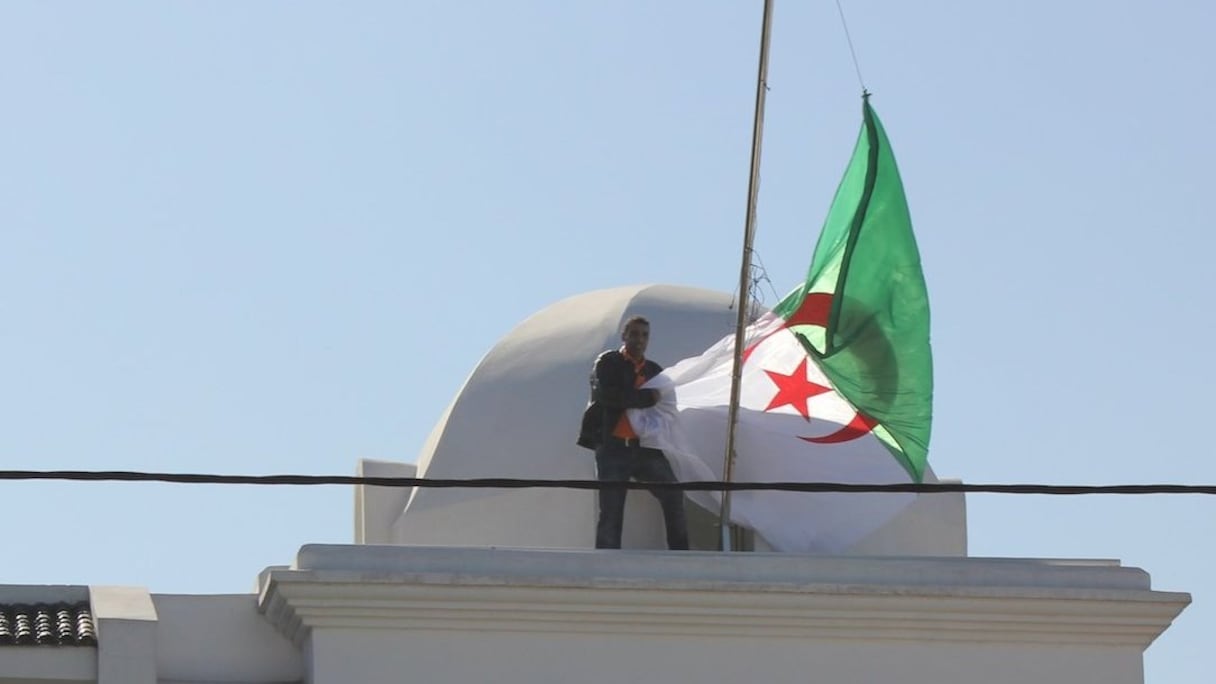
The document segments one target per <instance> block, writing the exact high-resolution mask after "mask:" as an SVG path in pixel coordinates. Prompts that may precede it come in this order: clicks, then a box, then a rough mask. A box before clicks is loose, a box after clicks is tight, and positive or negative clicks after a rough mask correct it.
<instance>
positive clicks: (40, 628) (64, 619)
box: [0, 601, 97, 646]
mask: <svg viewBox="0 0 1216 684" xmlns="http://www.w3.org/2000/svg"><path fill="white" fill-rule="evenodd" d="M96 645H97V631H96V629H95V628H94V627H93V614H92V613H91V612H90V611H89V604H88V602H84V601H82V602H80V603H27V604H12V605H0V646H96Z"/></svg>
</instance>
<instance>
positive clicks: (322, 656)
mask: <svg viewBox="0 0 1216 684" xmlns="http://www.w3.org/2000/svg"><path fill="white" fill-rule="evenodd" d="M262 582H263V583H262V591H261V605H262V608H263V610H264V611H265V612H266V615H267V617H268V619H270V620H271V621H272V622H273V623H274V624H275V625H276V626H278V628H279V629H280V630H281V631H283V633H284V634H285V635H287V636H288V637H289V638H291V639H292V640H293V641H294V642H295V643H297V644H299V645H300V647H301V650H302V652H303V653H304V654H305V657H304V660H305V672H306V681H309V682H313V683H314V684H338V683H340V682H341V683H345V682H351V681H361V682H416V681H425V682H469V681H496V682H503V683H504V684H516V683H519V684H522V683H524V682H550V681H555V682H558V681H577V682H580V683H584V682H586V683H590V684H597V683H600V682H603V683H605V684H607V683H609V682H611V683H613V684H618V683H619V682H621V681H642V682H647V681H656V682H664V683H670V682H696V683H697V684H704V683H706V682H731V683H733V682H741V681H763V682H807V681H825V682H833V683H836V682H900V683H901V684H956V683H958V684H962V683H968V684H969V683H971V682H977V681H982V682H986V683H987V682H991V683H993V684H1013V683H1015V682H1017V683H1019V684H1021V683H1023V682H1036V683H1037V682H1067V683H1069V684H1089V683H1093V684H1098V683H1101V684H1141V682H1142V681H1143V674H1142V666H1141V662H1142V654H1143V651H1144V649H1145V648H1147V647H1148V645H1149V644H1150V643H1151V642H1152V641H1153V640H1154V639H1155V638H1156V637H1157V636H1158V635H1159V634H1160V633H1161V632H1162V631H1163V630H1164V629H1165V628H1166V627H1168V625H1169V624H1170V622H1171V620H1172V619H1173V618H1174V617H1175V616H1176V615H1177V614H1178V612H1180V611H1181V610H1182V608H1183V607H1185V605H1186V604H1187V603H1188V602H1189V600H1190V597H1189V596H1188V595H1186V594H1177V593H1170V592H1157V591H1153V590H1152V589H1151V585H1150V582H1149V578H1148V575H1147V573H1145V572H1143V571H1142V570H1139V569H1136V568H1124V567H1121V566H1120V565H1119V564H1118V563H1117V562H1114V561H1080V560H1067V561H1052V560H1034V559H1025V560H1023V559H969V558H950V559H929V558H842V557H828V556H801V555H796V554H755V553H753V554H728V555H724V554H716V553H697V552H691V553H682V554H680V553H667V552H653V551H634V552H630V551H572V550H563V551H539V550H510V549H471V548H466V549H455V548H447V549H441V548H426V547H400V546H397V547H388V546H381V547H358V546H351V547H340V546H309V547H305V548H303V549H302V550H301V552H300V555H299V557H298V558H297V562H296V566H295V568H294V569H281V570H271V571H269V572H267V573H265V574H264V575H263V578H262Z"/></svg>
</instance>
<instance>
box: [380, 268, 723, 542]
mask: <svg viewBox="0 0 1216 684" xmlns="http://www.w3.org/2000/svg"><path fill="white" fill-rule="evenodd" d="M633 315H641V316H645V317H646V318H647V319H649V320H650V322H651V340H650V347H649V349H648V350H647V357H648V358H651V359H654V360H655V361H657V362H658V363H659V364H661V365H663V366H668V365H671V364H674V363H675V362H676V361H679V360H680V359H683V358H686V357H689V356H695V355H697V354H700V353H701V352H702V351H704V350H705V349H706V348H707V347H708V346H709V345H711V344H713V343H714V342H716V341H717V340H719V339H721V338H722V337H723V336H724V335H727V334H729V333H730V332H731V331H732V330H734V325H735V317H736V312H735V310H734V308H733V307H732V298H731V297H730V295H727V294H724V293H719V292H713V291H709V290H703V289H697V288H690V287H678V286H672V285H635V286H629V287H619V288H613V289H609V290H598V291H595V292H589V293H586V294H582V295H577V296H574V297H570V298H569V299H565V300H562V301H559V302H557V303H555V304H553V305H551V306H549V307H547V308H545V309H544V310H542V311H541V312H539V313H537V314H535V315H533V316H531V317H530V318H528V319H526V320H525V321H524V322H522V323H520V324H519V325H518V326H517V327H516V328H515V329H514V330H512V331H511V332H509V333H508V334H507V335H506V336H505V337H503V338H502V339H501V340H500V341H499V342H498V343H497V344H495V345H494V347H493V348H492V349H491V350H490V351H489V353H487V354H486V356H485V357H484V358H483V359H482V360H481V362H480V363H479V364H478V365H477V367H476V368H475V369H474V370H473V372H472V374H470V375H469V377H468V379H467V380H465V383H464V386H463V387H462V388H461V389H460V391H459V392H458V393H457V395H456V397H455V399H453V400H452V403H451V404H450V405H449V406H448V408H447V410H446V411H445V412H444V414H443V416H442V417H441V418H440V419H439V422H438V423H437V424H436V425H435V428H434V430H433V431H432V432H431V435H430V437H429V438H428V439H427V441H426V443H425V444H424V445H423V447H422V450H421V452H420V453H419V455H418V461H417V463H418V473H419V477H429V478H473V477H512V478H545V479H549V478H560V479H567V478H568V479H594V477H595V460H594V454H593V453H592V452H591V451H589V450H587V449H583V448H581V447H579V446H577V445H576V444H575V440H576V439H577V437H578V429H579V421H580V419H581V417H582V412H583V409H584V407H585V406H586V404H587V397H588V390H589V385H588V380H589V378H590V374H591V368H592V364H593V363H594V361H595V358H596V357H597V356H598V355H599V354H600V352H602V351H604V350H605V349H615V348H617V347H619V346H620V344H621V340H620V329H621V326H622V324H623V323H624V321H625V320H626V319H627V318H629V317H630V316H633ZM595 509H596V499H595V493H594V492H592V491H583V490H563V489H522V490H487V489H416V490H415V491H414V492H413V495H412V496H411V497H410V500H409V503H408V504H407V505H406V509H405V513H404V515H403V516H402V517H401V519H400V520H399V521H398V522H397V524H396V525H395V527H394V538H395V539H396V540H397V541H399V542H402V543H414V544H455V545H496V546H547V547H573V548H579V547H581V548H586V547H588V546H591V545H592V544H591V543H592V540H593V537H594V527H595ZM650 515H653V516H655V517H656V518H657V517H658V516H659V515H660V514H659V513H658V507H657V506H656V505H654V503H653V501H652V500H651V497H649V496H647V495H645V494H642V493H638V492H634V493H631V495H630V497H629V503H628V506H627V513H626V532H625V539H624V543H625V545H626V546H630V545H633V546H662V539H661V536H662V535H661V531H660V530H652V529H650V526H649V525H647V524H643V523H640V522H639V521H638V520H635V519H645V518H647V517H648V516H650ZM659 527H661V526H659Z"/></svg>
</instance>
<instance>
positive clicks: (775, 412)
mask: <svg viewBox="0 0 1216 684" xmlns="http://www.w3.org/2000/svg"><path fill="white" fill-rule="evenodd" d="M783 326H784V321H783V320H782V319H781V318H779V317H777V316H775V315H773V314H767V315H765V316H764V317H763V318H761V319H760V320H759V321H757V322H756V323H755V324H753V325H752V326H750V327H749V328H748V330H747V334H746V337H745V339H746V341H745V345H744V349H747V348H748V346H750V345H751V344H753V343H755V341H757V340H760V342H759V344H758V345H757V346H756V348H755V350H754V351H753V352H752V353H751V355H750V356H749V357H748V358H747V360H746V363H745V364H744V366H743V371H742V384H741V386H740V401H739V420H738V426H737V428H736V436H735V445H736V446H735V453H736V459H735V465H734V471H733V474H732V478H731V479H732V481H735V482H836V483H851V484H885V483H894V482H910V481H911V479H910V478H909V476H908V474H907V472H906V471H905V470H904V469H903V468H902V467H901V466H900V465H899V464H898V463H897V462H896V460H895V458H894V457H893V456H892V455H891V453H890V451H888V450H887V448H886V447H885V446H883V444H882V443H881V442H880V441H879V440H878V439H877V438H876V437H874V435H873V434H872V433H866V434H865V435H863V436H861V437H858V438H856V439H852V440H849V441H844V442H840V443H835V444H816V443H809V442H806V441H804V440H802V439H799V437H800V436H804V437H823V436H825V435H829V434H832V433H834V432H836V431H838V430H840V429H841V428H843V427H844V426H846V425H848V424H849V423H850V422H851V421H852V420H853V418H854V417H855V416H856V411H855V410H854V409H853V407H852V406H851V405H850V404H849V403H848V402H847V401H846V400H845V399H844V398H843V397H841V396H840V395H839V394H837V393H836V392H835V391H834V390H829V391H826V392H823V393H821V394H818V395H816V396H813V397H811V398H810V399H809V401H808V402H807V410H808V413H809V414H810V419H809V420H808V419H807V418H804V417H803V416H802V415H801V414H800V413H799V411H797V410H796V409H795V408H794V407H793V406H791V405H783V406H779V407H773V408H772V409H771V410H767V409H768V407H769V405H770V402H772V400H773V399H774V397H775V396H776V395H777V393H778V392H777V385H776V383H775V382H774V381H773V379H771V378H770V376H769V375H768V374H767V373H766V372H765V371H766V370H767V371H772V372H774V373H779V374H781V375H787V376H788V375H791V374H793V373H795V371H796V369H797V367H798V366H799V365H800V364H801V363H802V362H803V361H804V360H805V361H806V362H807V363H806V379H807V381H809V382H813V383H816V384H819V385H823V386H825V387H829V388H830V387H831V382H830V381H829V380H828V379H827V377H826V376H824V374H823V372H822V371H821V370H820V369H819V367H818V366H817V365H816V364H815V362H814V359H813V358H810V357H808V355H807V353H806V351H805V350H804V349H803V347H802V345H801V344H800V343H799V342H798V340H797V339H796V338H795V337H794V335H793V333H791V332H790V331H789V330H787V329H784V327H783ZM770 333H771V334H770ZM733 358H734V336H733V335H732V336H729V337H726V338H723V339H722V340H720V341H719V342H718V343H717V344H715V345H713V346H712V347H710V348H709V349H708V350H706V351H705V353H703V354H701V355H700V356H697V357H693V358H689V359H685V360H683V361H680V362H679V363H677V364H676V365H674V366H672V367H671V368H669V369H667V370H666V371H664V372H663V373H662V374H661V375H659V376H658V377H656V378H654V379H653V380H651V381H650V382H649V383H647V385H646V386H647V387H654V388H657V389H659V391H660V393H661V399H660V401H659V403H658V405H656V406H655V407H653V408H648V409H630V410H629V412H628V413H629V420H630V421H631V422H632V423H633V426H634V429H635V430H636V431H637V433H638V434H639V435H640V437H641V441H642V444H643V445H645V446H649V447H652V448H656V449H662V450H663V451H664V453H666V454H667V457H668V459H669V460H670V461H671V463H672V467H673V468H674V469H675V471H676V474H677V476H678V477H679V478H680V479H681V480H683V481H692V480H721V479H722V467H723V461H724V456H725V448H726V447H725V445H726V424H727V418H728V406H729V401H730V385H731V368H732V364H733ZM689 497H690V498H692V499H693V501H694V502H696V503H697V504H699V505H701V506H703V507H705V508H706V509H707V510H710V511H712V512H714V513H715V514H716V513H717V512H718V510H719V505H720V504H719V500H720V497H721V495H720V493H718V492H690V493H689ZM914 499H915V495H914V494H903V493H835V492H833V493H806V492H776V491H739V492H734V493H732V494H731V521H732V522H734V523H737V524H740V525H743V526H744V527H747V528H750V529H752V530H755V531H756V532H757V533H759V534H760V535H761V536H763V537H764V539H765V540H766V541H768V543H769V544H770V545H772V547H773V548H775V549H777V550H779V551H801V552H819V553H836V552H840V551H843V550H845V549H847V548H848V547H849V546H851V545H853V544H855V543H856V542H858V541H860V540H861V539H862V538H864V537H865V536H866V535H868V534H869V533H870V532H873V531H874V530H876V529H878V528H879V527H881V526H882V525H884V524H885V523H887V522H888V521H890V520H891V519H892V518H894V517H895V516H896V515H897V514H898V513H899V512H900V511H902V510H903V509H904V508H905V507H907V505H908V504H910V503H911V502H912V501H913V500H914Z"/></svg>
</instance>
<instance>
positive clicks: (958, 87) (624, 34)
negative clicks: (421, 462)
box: [0, 0, 1216, 684]
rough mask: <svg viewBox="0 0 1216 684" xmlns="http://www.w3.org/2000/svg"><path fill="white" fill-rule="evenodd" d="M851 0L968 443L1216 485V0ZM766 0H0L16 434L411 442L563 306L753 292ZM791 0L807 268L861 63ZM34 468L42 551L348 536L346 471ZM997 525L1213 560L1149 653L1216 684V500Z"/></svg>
mask: <svg viewBox="0 0 1216 684" xmlns="http://www.w3.org/2000/svg"><path fill="white" fill-rule="evenodd" d="M844 6H845V10H846V11H847V12H848V14H849V19H850V22H851V28H852V31H853V37H854V40H855V42H856V44H857V49H858V56H859V58H860V61H861V67H862V70H863V74H864V76H865V78H866V85H867V86H868V87H869V88H870V90H872V91H873V92H874V99H873V103H874V105H875V108H876V109H877V111H878V112H879V113H880V115H881V116H882V117H883V120H884V122H885V124H886V127H887V131H888V133H889V134H890V136H891V139H892V143H893V146H894V149H895V152H896V155H897V157H898V158H899V160H900V164H901V169H902V172H903V175H904V182H905V185H906V187H907V192H908V198H909V202H910V205H911V208H912V215H913V219H914V222H915V224H916V228H917V234H918V237H919V240H920V248H921V253H922V258H923V261H924V266H925V273H926V279H927V281H928V284H929V291H930V297H931V301H932V307H933V315H934V328H933V341H934V348H935V354H936V356H935V362H936V371H937V398H936V404H935V411H936V422H935V426H934V437H933V443H932V448H931V457H930V462H931V463H932V464H933V465H934V467H935V468H936V470H937V471H938V472H939V473H941V474H943V475H945V476H952V477H960V478H963V479H964V480H966V481H970V482H1041V483H1051V484H1101V483H1157V482H1172V483H1208V484H1210V483H1216V458H1213V457H1212V455H1211V454H1210V453H1209V447H1207V446H1206V445H1205V444H1204V441H1203V440H1204V439H1205V437H1204V435H1205V434H1206V433H1205V431H1204V427H1203V426H1205V425H1208V424H1210V423H1211V421H1212V417H1211V415H1210V410H1211V407H1212V405H1213V404H1212V400H1211V396H1210V393H1211V388H1212V385H1213V380H1214V379H1216V361H1214V360H1213V357H1212V355H1211V354H1210V353H1209V351H1208V349H1207V347H1208V341H1209V340H1210V339H1212V337H1213V332H1214V331H1213V323H1212V320H1211V314H1210V308H1211V305H1210V302H1209V301H1208V299H1209V298H1210V296H1211V294H1212V292H1213V289H1214V285H1216V274H1214V270H1213V268H1212V267H1211V265H1210V261H1211V258H1212V256H1211V255H1212V252H1213V248H1214V247H1216V245H1214V244H1213V242H1214V241H1213V237H1212V227H1213V219H1212V215H1211V211H1210V208H1209V203H1208V202H1207V201H1204V200H1203V199H1202V195H1201V193H1203V192H1204V190H1208V189H1209V188H1210V186H1211V184H1212V180H1213V171H1212V165H1211V161H1210V160H1211V159H1213V158H1214V157H1216V133H1213V129H1212V128H1211V126H1210V123H1209V122H1211V121H1212V120H1216V96H1214V95H1213V93H1212V85H1213V83H1212V81H1213V68H1214V67H1213V65H1216V47H1214V44H1213V41H1212V40H1211V35H1210V34H1211V29H1212V27H1213V26H1216V4H1213V3H1211V2H1206V1H1203V0H1195V1H1193V2H1183V1H1180V0H1159V1H1157V2H1145V1H1143V0H1142V1H1140V2H1134V3H1133V2H1122V1H1114V2H1097V1H1096V0H1090V1H1086V2H1067V3H1059V2H1049V1H1047V0H1025V1H1023V2H1003V3H991V2H963V1H961V0H956V1H954V2H945V1H942V0H924V1H922V2H915V3H891V2H878V1H877V0H845V3H844ZM760 7H761V3H760V0H752V1H748V2H745V1H742V0H730V1H725V0H723V1H721V2H705V1H703V0H697V1H692V0H689V1H675V0H669V1H666V2H653V1H652V0H646V1H640V0H638V1H634V0H620V1H618V2H612V3H575V2H566V1H558V0H552V1H549V2H526V1H523V0H521V1H519V2H510V3H508V2H497V1H493V2H491V1H488V0H487V1H485V2H467V1H457V0H447V1H445V2H412V3H404V2H357V3H349V2H343V3H339V2H325V3H320V2H298V1H293V2H259V3H237V2H230V3H204V2H176V3H164V2H151V1H149V2H107V3H50V2H40V1H37V2H35V1H31V2H6V3H4V4H3V5H0V63H2V64H4V65H5V66H4V68H3V69H0V93H3V102H4V104H3V106H2V107H0V226H3V227H2V228H0V237H2V239H3V242H2V243H0V245H2V248H0V292H2V294H0V359H2V361H0V369H2V377H3V381H2V383H0V388H2V389H0V467H4V468H34V469H61V468H78V469H131V470H167V471H183V472H185V471H195V472H198V471H204V472H221V473H248V474H268V473H282V472H296V473H309V474H352V473H353V472H354V467H355V461H356V459H358V458H360V457H373V458H383V459H395V460H413V459H414V458H415V457H416V455H417V453H418V449H419V448H420V447H421V445H422V442H423V440H424V438H425V436H426V435H427V433H428V432H429V430H430V428H431V426H432V425H433V424H434V422H435V420H436V419H437V418H438V417H439V414H440V412H441V411H442V410H443V408H444V407H445V406H446V405H447V403H448V401H449V400H450V399H451V397H452V396H453V394H454V393H455V392H456V390H457V389H458V388H459V386H460V384H461V382H462V381H463V379H464V377H465V376H466V375H467V374H468V373H469V371H470V370H471V369H472V368H473V366H474V365H475V364H476V362H477V361H478V359H479V358H480V357H481V356H482V355H483V354H484V353H485V352H486V351H487V350H488V349H489V348H490V346H491V345H492V344H493V343H494V341H495V340H497V339H498V338H499V337H501V336H502V335H503V334H505V333H506V332H507V331H509V330H510V329H511V328H512V327H513V326H514V325H515V324H516V323H518V322H519V321H521V320H522V319H524V318H525V317H527V316H528V315H530V314H532V313H534V312H536V311H538V310H539V309H541V308H543V307H545V306H546V305H548V304H551V303H553V302H555V301H557V300H559V299H562V298H565V297H567V296H570V295H574V294H578V293H581V292H585V291H589V290H593V289H598V288H602V287H609V286H616V285H626V284H633V283H643V282H669V283H675V284H684V285H693V286H700V287H706V288H712V289H718V290H727V291H729V290H731V289H732V288H733V286H734V281H735V278H736V275H735V274H736V273H737V269H738V251H739V244H740V240H741V238H740V235H741V229H742V222H743V210H744V203H745V195H746V186H747V168H748V151H749V146H750V133H751V113H752V102H753V95H754V90H753V89H754V76H755V62H756V49H757V42H758V34H759V21H760ZM775 20H776V27H775V31H774V37H773V53H772V67H771V73H770V85H771V92H770V93H769V101H768V107H769V115H768V125H767V129H766V138H765V149H764V152H765V154H764V166H763V173H764V181H763V185H762V188H761V197H760V210H759V233H758V237H757V248H758V250H759V255H760V257H761V260H762V261H763V263H764V264H765V266H766V267H767V269H768V273H769V276H770V277H771V279H772V280H773V282H774V283H775V284H776V286H777V289H778V290H781V291H783V292H784V291H785V290H786V289H788V288H789V287H791V286H793V285H794V284H795V283H796V282H797V281H798V280H799V279H801V278H802V276H803V274H804V272H805V269H806V266H807V264H808V262H809V259H810V252H811V249H812V247H813V245H814V241H815V238H816V236H817V234H818V229H819V225H820V222H821V220H822V217H823V214H824V211H825V209H826V206H827V204H828V202H829V201H830V199H831V195H832V192H833V190H834V189H835V185H836V182H837V180H838V177H839V174H840V172H841V171H842V170H843V168H844V164H845V162H846V161H847V157H848V154H849V151H850V149H851V147H852V145H853V142H854V139H855V136H856V133H857V130H858V127H859V125H860V101H859V94H860V87H859V85H858V83H857V78H856V75H855V73H854V70H853V66H852V63H851V62H850V59H849V55H848V49H847V46H846V43H845V40H844V35H843V32H842V31H841V28H840V24H839V19H838V17H837V14H836V7H835V4H834V2H832V0H778V3H777V8H776V15H775ZM606 238H607V239H612V240H616V241H617V243H618V244H626V243H629V242H630V241H634V242H644V244H645V245H646V248H645V250H644V253H645V254H648V255H650V257H649V258H643V256H641V255H642V253H643V252H642V251H641V250H639V251H636V252H631V253H630V254H629V255H628V256H626V257H625V258H619V257H611V258H605V257H603V256H601V255H600V254H598V253H597V252H596V250H595V249H594V248H593V245H596V244H603V243H604V241H605V239H606ZM770 303H771V302H770ZM668 361H671V360H668ZM579 391H580V392H581V390H579ZM580 396H581V395H580ZM0 496H2V497H3V501H4V502H5V510H6V512H7V516H8V524H7V525H6V526H5V532H4V534H3V537H2V539H3V540H4V546H5V549H6V553H5V558H6V559H7V560H6V563H5V574H4V577H3V581H5V582H10V583H99V584H100V583H114V584H135V585H145V586H148V587H150V588H151V589H152V590H153V591H158V592H198V593H205V592H222V591H245V590H248V589H250V587H252V585H253V582H254V579H255V576H256V574H257V572H258V571H259V570H260V569H262V568H263V567H264V566H267V565H273V564H283V563H288V562H290V560H291V559H292V557H293V555H294V553H295V551H296V549H297V548H298V547H299V546H300V545H302V544H305V543H309V542H348V541H350V540H351V536H352V533H351V529H352V522H351V508H352V504H351V499H352V495H351V492H350V491H349V490H348V489H346V488H342V487H329V488H309V489H306V488H255V487H221V486H185V485H158V484H68V483H35V482H24V483H0ZM969 515H970V539H971V549H972V552H973V554H974V555H982V556H1053V557H1054V556H1065V557H1101V558H1119V559H1122V560H1123V561H1124V562H1125V563H1127V564H1130V565H1135V566H1139V567H1143V568H1145V569H1146V570H1147V571H1148V572H1150V573H1151V574H1152V576H1153V581H1154V585H1155V586H1156V587H1158V588H1161V589H1167V590H1182V591H1190V592H1192V593H1193V595H1194V601H1195V602H1194V604H1193V605H1192V606H1191V607H1190V608H1189V609H1188V610H1187V611H1186V612H1185V613H1184V614H1183V616H1182V617H1181V619H1180V620H1179V621H1178V622H1177V623H1176V624H1175V626H1174V627H1173V628H1172V629H1170V630H1169V631H1168V632H1167V633H1166V635H1165V636H1164V637H1163V639H1161V640H1160V641H1159V642H1158V643H1157V644H1155V645H1154V646H1153V647H1152V648H1151V649H1150V650H1149V653H1148V657H1147V678H1148V681H1149V682H1152V683H1154V684H1166V683H1168V684H1181V683H1184V682H1185V683H1194V684H1198V683H1199V682H1206V681H1209V678H1210V668H1209V667H1208V666H1207V665H1206V663H1207V662H1208V661H1210V653H1209V650H1210V638H1211V637H1210V635H1211V634H1212V633H1214V632H1216V607H1214V605H1213V602H1214V601H1216V580H1213V578H1212V575H1211V568H1212V567H1213V565H1214V564H1216V551H1214V550H1213V546H1212V540H1213V539H1216V522H1214V521H1216V498H1211V497H1208V498H1205V497H1200V496H1178V497H1166V496H1147V497H1076V498H1052V497H1045V496H1001V495H973V496H971V497H970V498H969Z"/></svg>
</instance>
